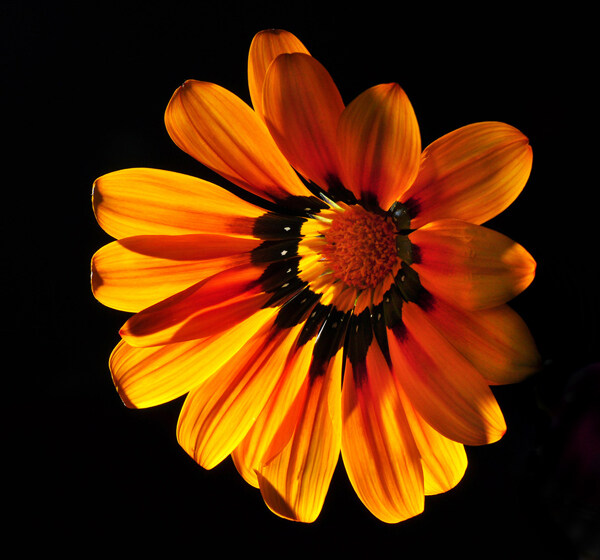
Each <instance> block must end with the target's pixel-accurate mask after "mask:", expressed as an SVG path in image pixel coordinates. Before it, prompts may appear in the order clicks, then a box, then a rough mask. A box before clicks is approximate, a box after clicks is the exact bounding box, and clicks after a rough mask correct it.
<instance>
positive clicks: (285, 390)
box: [232, 338, 316, 488]
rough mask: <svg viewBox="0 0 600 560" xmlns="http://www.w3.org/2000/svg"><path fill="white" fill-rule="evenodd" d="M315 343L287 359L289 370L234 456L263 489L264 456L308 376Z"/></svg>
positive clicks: (250, 479)
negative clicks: (260, 477) (260, 479)
mask: <svg viewBox="0 0 600 560" xmlns="http://www.w3.org/2000/svg"><path fill="white" fill-rule="evenodd" d="M315 341H316V338H313V339H312V340H309V341H308V342H306V343H305V344H303V345H301V346H299V347H297V348H296V349H295V350H294V351H293V352H292V353H290V355H289V356H288V357H287V363H286V366H285V371H284V373H283V375H282V376H281V379H280V381H279V383H278V385H277V387H276V388H275V390H274V391H273V393H272V395H271V397H270V399H269V401H268V402H267V404H266V406H265V408H264V409H263V411H262V412H261V414H260V416H259V417H258V418H257V420H256V422H255V423H254V424H253V426H252V428H251V429H250V431H249V432H248V434H246V437H245V438H244V439H243V441H242V442H241V443H240V445H238V446H237V447H236V449H235V451H234V452H233V453H232V458H233V461H234V463H235V466H236V468H237V470H238V472H239V473H240V474H241V475H242V477H243V478H244V480H246V482H248V483H249V484H251V485H252V486H255V487H256V488H258V487H259V484H258V478H257V476H256V472H257V471H258V470H260V469H261V468H262V466H263V457H264V455H265V453H266V452H267V451H268V449H269V446H270V444H271V441H272V440H273V438H274V437H275V435H276V434H277V431H278V430H279V427H280V426H281V423H282V422H283V420H284V418H285V417H286V415H287V413H288V411H289V410H290V409H291V407H292V405H293V403H294V401H295V399H296V396H297V395H298V392H299V390H300V388H301V387H302V384H303V383H304V381H305V379H306V376H307V375H308V369H309V367H310V362H311V359H312V352H313V349H314V346H315Z"/></svg>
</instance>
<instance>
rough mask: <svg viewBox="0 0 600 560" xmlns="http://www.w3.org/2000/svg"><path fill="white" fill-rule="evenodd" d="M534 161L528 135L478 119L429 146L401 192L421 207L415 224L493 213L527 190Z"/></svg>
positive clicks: (484, 217) (480, 217)
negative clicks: (419, 164)
mask: <svg viewBox="0 0 600 560" xmlns="http://www.w3.org/2000/svg"><path fill="white" fill-rule="evenodd" d="M531 162H532V151H531V147H530V146H529V143H528V140H527V138H526V137H525V136H524V135H523V134H522V133H521V132H519V131H518V130H517V129H516V128H513V127H512V126H509V125H507V124H504V123H499V122H482V123H475V124H471V125H468V126H465V127H463V128H459V129H458V130H455V131H454V132H450V133H449V134H446V135H445V136H442V137H441V138H439V139H438V140H436V141H435V142H433V143H432V144H431V145H429V146H428V147H427V148H426V149H425V151H424V152H423V158H422V162H421V170H420V172H419V175H418V177H417V178H416V180H415V183H414V184H413V186H412V187H411V188H410V189H409V190H408V191H407V192H406V193H405V194H404V195H403V196H402V197H401V199H402V200H403V201H407V200H409V199H410V200H411V203H412V204H413V205H414V206H415V209H416V211H417V214H416V216H415V217H414V218H413V220H412V222H411V227H413V228H418V227H421V226H422V225H424V224H426V223H427V222H431V221H433V220H440V219H443V218H456V219H459V220H465V221H466V222H472V223H475V224H481V223H483V222H485V221H487V220H489V219H491V218H493V217H494V216H496V215H498V214H499V213H500V212H502V211H503V210H504V209H505V208H507V207H508V206H509V205H510V204H511V203H512V202H513V200H515V198H517V196H518V195H519V194H520V192H521V191H522V190H523V187H524V186H525V183H526V182H527V179H528V178H529V173H530V171H531Z"/></svg>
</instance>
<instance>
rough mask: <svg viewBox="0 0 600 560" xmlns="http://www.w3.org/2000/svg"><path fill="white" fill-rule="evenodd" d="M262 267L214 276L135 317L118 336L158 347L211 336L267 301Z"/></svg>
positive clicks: (133, 342)
mask: <svg viewBox="0 0 600 560" xmlns="http://www.w3.org/2000/svg"><path fill="white" fill-rule="evenodd" d="M263 272H264V267H260V266H255V265H252V264H250V265H241V266H238V267H235V268H231V269H228V270H226V271H223V272H221V273H219V274H215V275H214V276H211V277H209V278H207V279H205V280H202V281H201V282H198V283H197V284H195V285H193V286H191V287H190V288H188V289H186V290H184V291H182V292H179V293H178V294H175V295H174V296H171V297H170V298H167V299H165V300H163V301H161V302H159V303H157V304H155V305H153V306H151V307H148V308H147V309H144V310H143V311H140V312H139V313H137V314H136V315H134V316H133V317H132V318H131V319H129V321H127V322H126V323H125V325H123V327H122V328H121V331H120V334H121V336H122V338H124V339H125V340H126V341H127V343H128V344H130V345H131V346H160V345H163V344H170V343H173V342H184V341H186V340H193V339H197V338H204V337H206V336H211V335H213V334H216V333H218V332H221V331H223V330H225V329H228V328H230V327H232V326H234V325H236V324H237V323H239V322H241V321H243V320H244V319H247V318H248V317H250V316H251V315H252V314H253V313H255V312H256V311H258V310H259V309H261V307H262V306H263V305H264V304H265V303H266V302H267V301H268V300H269V298H270V296H269V295H268V294H265V293H264V292H263V289H262V286H261V284H260V282H259V278H260V276H261V275H262V273H263Z"/></svg>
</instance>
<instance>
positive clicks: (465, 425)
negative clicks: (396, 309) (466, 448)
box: [388, 303, 506, 445]
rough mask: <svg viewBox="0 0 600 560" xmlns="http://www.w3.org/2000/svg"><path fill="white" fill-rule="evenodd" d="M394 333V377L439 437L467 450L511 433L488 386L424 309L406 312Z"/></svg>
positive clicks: (390, 334) (411, 306)
mask: <svg viewBox="0 0 600 560" xmlns="http://www.w3.org/2000/svg"><path fill="white" fill-rule="evenodd" d="M402 320H403V322H404V324H399V325H398V326H396V327H394V328H393V329H389V330H388V343H389V350H390V356H391V360H392V367H393V371H394V374H395V375H396V376H397V377H398V381H399V382H400V384H401V386H402V388H403V389H404V391H405V392H406V394H407V396H408V398H409V399H410V401H411V403H412V404H413V405H414V407H415V409H416V410H417V412H418V413H419V414H420V415H421V416H422V417H423V419H424V420H425V421H426V422H427V423H428V424H429V425H430V426H431V427H432V428H434V429H435V430H436V431H438V432H439V433H441V434H442V435H444V436H445V437H447V438H449V439H452V440H454V441H457V442H460V443H464V444H465V445H482V444H486V443H493V442H494V441H497V440H499V439H500V438H501V437H502V435H503V434H504V432H505V430H506V424H505V422H504V418H503V416H502V412H501V411H500V408H499V406H498V403H497V402H496V399H495V397H494V395H493V394H492V392H491V390H490V388H489V387H488V384H487V383H486V381H485V380H484V379H483V377H481V375H480V374H479V373H478V372H477V370H476V369H475V368H474V367H473V365H472V364H471V363H470V362H469V361H468V360H467V359H466V358H464V357H463V356H462V354H460V353H459V352H458V351H457V350H456V349H455V348H454V347H453V346H452V345H451V344H450V343H449V342H448V341H447V340H446V339H445V338H444V337H442V335H440V334H439V332H438V331H437V330H435V328H434V327H433V326H432V325H431V323H430V321H429V319H428V317H427V314H426V312H425V311H423V310H422V309H421V308H420V307H419V306H418V305H416V304H412V303H408V304H406V305H404V306H403V308H402Z"/></svg>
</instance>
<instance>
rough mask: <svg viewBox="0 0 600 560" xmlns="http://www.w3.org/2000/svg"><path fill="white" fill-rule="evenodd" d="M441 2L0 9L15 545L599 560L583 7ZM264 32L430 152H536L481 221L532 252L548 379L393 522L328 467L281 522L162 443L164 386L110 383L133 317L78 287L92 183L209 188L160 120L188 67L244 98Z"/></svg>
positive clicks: (503, 394)
mask: <svg viewBox="0 0 600 560" xmlns="http://www.w3.org/2000/svg"><path fill="white" fill-rule="evenodd" d="M449 5H450V6H451V8H439V7H436V6H435V5H430V4H426V5H425V6H423V7H418V6H412V5H409V4H408V3H403V2H394V3H393V4H392V3H390V4H386V3H382V2H377V1H370V2H359V3H358V4H356V5H353V6H350V5H349V4H346V3H343V4H342V3H340V4H337V5H336V4H333V3H332V4H328V3H326V2H316V3H310V2H287V3H286V2H280V3H275V2H272V3H263V2H248V3H244V2H231V1H226V0H223V1H220V2H215V3H208V2H203V1H196V2H181V3H178V2H174V3H169V4H167V3H156V2H115V3H111V2H102V3H95V2H87V3H86V2H82V3H69V2H52V3H46V2H15V1H8V2H4V3H2V5H1V8H0V17H1V20H0V22H1V25H2V28H1V29H0V32H1V33H0V37H1V40H2V43H3V46H2V53H1V57H2V75H1V77H0V79H1V95H2V101H3V103H2V112H3V115H2V116H3V124H4V127H3V131H4V137H5V142H6V145H5V147H4V148H3V149H2V153H3V171H4V181H3V184H2V198H1V200H2V208H3V211H2V228H3V230H4V231H3V235H2V243H3V257H4V259H3V261H4V262H3V266H2V280H3V290H2V292H3V294H4V298H3V303H4V305H3V311H4V313H3V315H4V321H3V328H4V333H3V334H4V336H3V339H4V340H5V341H6V350H5V356H6V358H5V360H4V364H3V372H4V377H5V379H6V382H5V385H4V391H5V393H4V403H3V410H4V412H5V414H6V415H7V419H6V421H5V423H4V434H5V435H4V440H5V446H4V448H5V449H6V450H7V452H6V453H5V455H4V457H5V458H4V462H5V463H6V464H7V465H8V466H9V468H10V470H9V473H10V474H9V475H8V476H7V475H5V477H4V484H5V490H4V493H5V496H6V498H8V499H5V500H3V504H4V509H5V510H6V511H7V513H8V515H9V523H8V525H6V523H5V524H4V525H5V529H7V530H8V535H9V536H14V537H15V540H16V541H17V542H18V543H19V545H20V547H21V550H22V551H29V550H33V549H34V548H35V549H39V550H42V551H46V552H48V551H62V552H66V553H70V552H75V553H76V554H77V556H78V557H82V558H87V557H89V556H90V555H91V554H92V552H94V551H97V550H100V549H101V548H103V547H108V549H109V550H112V551H117V550H118V551H123V552H125V551H129V550H131V551H136V550H138V551H142V550H144V549H147V548H149V549H157V547H158V546H159V544H161V543H167V544H170V546H171V549H170V550H171V553H172V554H171V555H172V556H174V555H175V553H176V552H179V550H180V549H181V550H182V551H189V552H192V553H194V554H195V555H204V554H211V555H215V554H221V553H222V552H226V551H235V550H238V549H239V550H245V551H246V552H248V553H249V554H252V555H254V554H257V553H258V554H261V555H267V556H288V555H290V554H298V555H317V557H320V556H322V555H324V554H325V553H328V552H339V553H340V554H346V553H354V554H355V555H357V554H358V553H359V552H361V553H364V552H365V551H366V552H368V553H369V554H370V556H372V557H375V556H379V555H384V554H385V555H393V557H396V556H397V557H402V558H407V559H412V558H419V559H423V558H425V559H429V558H437V557H438V556H439V555H441V554H444V555H448V556H452V555H453V554H459V555H461V556H463V557H467V558H486V559H490V558H511V559H521V558H523V559H525V558H544V559H554V558H556V559H560V560H562V559H565V560H570V559H575V558H594V557H597V556H593V555H592V552H593V551H594V550H595V551H596V554H598V548H597V541H596V545H595V548H594V545H593V543H592V537H597V534H598V532H597V525H596V526H594V525H593V524H594V523H596V524H597V522H598V503H599V501H598V490H597V489H596V486H597V485H598V482H599V476H600V474H599V471H598V463H599V459H598V454H599V445H600V444H599V440H600V438H599V434H598V430H599V428H598V425H599V424H598V414H599V413H598V402H599V401H598V397H599V394H600V393H599V390H598V370H597V369H596V370H594V369H590V368H588V369H587V370H584V368H586V366H589V365H590V364H593V363H594V362H597V361H598V359H599V356H598V340H599V331H598V323H597V321H598V296H597V285H598V273H597V260H598V233H597V207H598V203H597V201H595V199H594V194H595V192H596V191H597V189H598V174H597V172H594V169H593V166H597V163H596V161H595V159H594V154H593V149H595V147H596V145H597V134H596V133H594V129H595V127H596V126H597V124H596V122H595V116H596V113H595V111H596V104H595V105H594V106H593V108H592V104H591V103H590V99H591V97H592V92H593V90H592V89H591V77H592V76H593V75H594V74H596V73H597V68H596V58H595V56H594V55H593V52H592V50H591V47H592V44H593V40H592V39H593V35H592V33H591V31H590V27H591V26H590V25H589V24H588V22H589V21H590V17H591V16H590V14H587V13H586V12H585V9H583V8H580V7H578V6H577V5H576V3H571V4H569V6H570V7H569V10H568V11H565V10H564V9H563V10H562V11H554V10H551V9H550V8H544V9H543V10H539V11H535V10H531V9H530V10H529V11H527V9H528V8H527V3H521V4H515V5H510V4H505V3H503V4H494V5H493V7H491V8H489V7H488V8H482V7H474V8H468V7H467V5H465V6H461V5H460V4H456V3H449ZM482 5H483V4H482ZM392 6H394V7H392ZM396 10H397V11H396ZM270 27H279V28H284V29H287V30H289V31H292V32H293V33H295V34H296V35H297V36H298V37H299V38H300V39H301V40H302V41H303V42H304V43H305V45H306V46H307V47H308V49H309V50H310V52H311V53H312V54H313V56H315V57H316V58H318V59H319V60H320V61H321V62H322V63H323V64H324V65H325V66H326V67H327V68H328V69H329V71H330V73H331V74H332V76H333V78H334V80H335V81H336V83H337V84H338V87H339V89H340V91H341V93H342V96H343V98H344V101H345V102H346V103H348V102H350V101H351V100H352V99H353V98H354V97H355V96H356V95H358V94H359V93H360V92H362V91H363V90H365V89H366V88H368V87H370V86H372V85H375V84H377V83H382V82H390V81H394V82H398V83H399V84H400V85H401V86H402V87H403V88H404V90H405V91H406V92H407V94H408V96H409V98H410V99H411V101H412V103H413V106H414V108H415V111H416V113H417V117H418V118H419V121H420V126H421V134H422V138H423V145H426V144H428V143H429V142H431V141H433V140H434V139H435V138H437V137H439V136H440V135H442V134H444V133H446V132H449V131H451V130H453V129H455V128H457V127H459V126H462V125H465V124H469V123H471V122H476V121H482V120H500V121H504V122H507V123H510V124H512V125H513V126H515V127H517V128H519V129H520V130H521V131H523V132H524V133H525V134H526V135H527V136H528V137H529V139H530V142H531V144H532V146H533V152H534V166H533V172H532V175H531V178H530V181H529V183H528V186H527V187H526V189H525V191H524V192H523V194H522V195H521V196H520V197H519V199H517V201H516V202H515V203H514V204H513V205H512V206H511V207H510V208H509V209H508V210H507V211H506V212H504V213H503V214H502V215H501V216H499V217H498V218H495V219H494V220H493V221H492V222H490V223H489V224H488V225H489V226H490V227H493V228H495V229H498V230H500V231H502V232H503V233H505V234H507V235H509V236H510V237H511V238H513V239H515V240H516V241H518V242H520V243H522V244H523V245H524V246H525V247H526V248H527V249H528V250H529V251H530V252H531V253H532V254H533V256H534V257H535V258H536V260H537V262H538V272H537V277H536V279H535V281H534V282H533V284H532V285H531V287H530V288H529V289H528V290H527V291H526V292H525V293H524V294H522V295H521V296H519V297H518V298H516V299H515V300H514V301H513V306H514V307H515V308H516V309H517V310H518V311H519V312H520V313H521V315H522V316H523V317H524V318H525V320H526V321H527V323H528V324H529V326H530V328H531V329H532V331H533V333H534V336H535V338H536V340H537V342H538V345H539V348H540V351H541V353H542V356H543V359H544V362H545V367H544V370H543V371H542V372H540V373H539V374H537V375H535V376H533V377H532V378H531V379H529V380H528V381H526V382H524V383H521V384H519V385H515V386H509V387H500V388H497V389H495V393H496V395H497V397H498V400H499V402H500V404H501V406H502V408H503V411H504V413H505V416H506V420H507V424H508V432H507V434H506V436H505V437H504V438H503V439H502V440H501V441H500V442H499V443H496V444H494V445H491V446H486V447H483V448H468V449H467V452H468V455H469V460H470V463H469V467H468V470H467V473H466V475H465V477H464V479H463V481H462V482H461V483H460V484H459V486H458V487H457V488H456V489H455V490H453V491H451V492H449V493H447V494H444V495H441V496H434V497H430V498H427V500H426V509H425V513H423V514H422V515H420V516H418V517H416V518H414V519H411V520H409V521H406V522H404V523H401V524H399V525H386V524H383V523H381V522H379V521H377V520H376V519H375V518H374V517H373V516H372V515H371V514H370V513H369V512H368V511H367V510H366V509H365V508H364V507H363V506H362V505H361V504H360V502H359V500H358V498H357V497H356V496H355V494H354V492H353V491H352V488H351V487H350V484H349V482H348V480H347V478H346V475H345V473H344V470H343V468H341V465H340V468H338V471H337V472H336V474H335V476H334V479H333V482H332V485H331V489H330V491H329V494H328V497H327V499H326V502H325V506H324V508H323V511H322V513H321V515H320V517H319V518H318V520H317V521H316V522H315V523H314V524H311V525H302V524H295V523H292V522H288V521H284V520H281V519H279V518H278V517H276V516H274V515H273V514H272V513H271V512H270V511H269V510H268V509H267V508H266V506H265V505H264V504H263V502H262V499H261V497H260V493H259V492H258V490H255V489H253V488H251V487H249V486H248V485H247V484H246V483H245V482H243V481H242V479H241V477H239V476H238V474H237V472H236V471H235V468H234V467H233V464H232V462H231V461H230V460H227V461H225V462H224V463H222V464H221V465H220V466H218V467H216V468H215V469H213V470H212V471H204V470H203V469H201V468H200V467H198V466H197V465H195V464H194V463H193V461H192V460H191V459H190V458H189V457H188V456H187V455H186V454H185V453H184V452H183V451H182V450H181V449H180V448H179V447H178V445H177V443H176V440H175V425H176V420H177V415H178V411H179V408H180V406H181V399H180V400H178V401H175V402H173V403H170V404H167V405H164V406H161V407H157V408H154V409H149V410H128V409H126V408H125V407H124V406H123V405H122V404H121V402H120V400H119V398H118V396H117V394H116V392H115V390H114V388H113V386H112V382H111V380H110V375H109V371H108V367H107V360H108V356H109V354H110V351H111V350H112V348H113V347H114V345H115V344H116V343H117V341H118V334H117V331H118V328H119V327H120V326H121V324H122V323H123V322H124V321H125V320H126V319H127V315H126V314H124V313H120V312H116V311H113V310H110V309H107V308H104V307H102V306H101V305H100V304H99V303H97V302H96V301H95V300H94V298H93V297H92V294H91V291H90V288H89V261H90V258H91V256H92V254H93V252H94V251H95V250H97V249H98V248H100V247H101V246H102V245H103V244H105V243H107V242H108V241H110V239H109V238H108V236H107V235H106V234H104V232H102V230H100V228H99V227H98V226H97V224H96V222H95V220H94V217H93V214H92V210H91V203H90V194H91V186H92V181H93V180H94V179H95V178H96V177H97V176H99V175H102V174H104V173H107V172H110V171H114V170H117V169H121V168H126V167H135V166H146V167H156V168H162V169H169V170H173V171H180V172H184V173H189V174H192V175H198V176H201V177H203V178H205V179H209V180H213V181H215V182H220V183H221V184H223V182H222V181H220V179H219V178H218V177H216V176H215V175H214V174H212V173H211V172H209V171H208V170H206V169H204V168H202V166H200V165H199V164H198V163H196V162H195V161H194V160H192V159H191V158H189V157H188V156H187V155H186V154H184V153H183V152H181V151H180V150H179V149H178V148H177V147H176V146H175V145H174V144H173V143H172V142H171V141H170V139H169V137H168V135H167V133H166V131H165V128H164V123H163V113H164V109H165V107H166V105H167V102H168V101H169V98H170V96H171V94H172V93H173V91H174V90H175V89H176V88H177V87H178V86H179V85H180V84H181V83H182V82H183V81H184V80H186V79H188V78H195V79H201V80H206V81H212V82H216V83H218V84H220V85H222V86H225V87H227V88H228V89H230V90H232V91H234V92H235V93H236V94H238V95H239V96H241V97H242V98H243V99H245V100H247V101H249V95H248V91H247V82H246V64H247V53H248V47H249V45H250V41H251V39H252V37H253V36H254V34H255V33H256V32H258V31H260V30H262V29H265V28H270ZM594 136H595V138H594ZM596 159H597V156H596ZM7 171H8V173H6V172H7ZM13 360H14V361H13ZM582 370H584V371H583V373H582ZM213 547H216V548H213ZM240 547H241V548H240Z"/></svg>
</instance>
